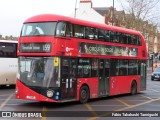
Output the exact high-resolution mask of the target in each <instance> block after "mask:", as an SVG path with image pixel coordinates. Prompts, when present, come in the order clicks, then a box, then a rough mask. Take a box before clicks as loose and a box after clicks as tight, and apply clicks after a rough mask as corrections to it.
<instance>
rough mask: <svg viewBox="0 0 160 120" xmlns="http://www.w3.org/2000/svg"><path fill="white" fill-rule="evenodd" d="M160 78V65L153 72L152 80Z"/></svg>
mask: <svg viewBox="0 0 160 120" xmlns="http://www.w3.org/2000/svg"><path fill="white" fill-rule="evenodd" d="M155 79H157V80H160V66H157V67H156V68H155V70H154V71H153V72H152V75H151V80H155Z"/></svg>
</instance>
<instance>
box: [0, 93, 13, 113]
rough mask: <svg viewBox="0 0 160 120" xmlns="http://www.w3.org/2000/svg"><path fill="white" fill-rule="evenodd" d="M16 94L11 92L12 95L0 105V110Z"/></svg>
mask: <svg viewBox="0 0 160 120" xmlns="http://www.w3.org/2000/svg"><path fill="white" fill-rule="evenodd" d="M13 95H14V94H11V95H10V96H8V97H7V99H6V100H5V101H4V102H3V103H2V104H1V105H0V110H2V108H3V107H4V106H5V105H6V103H7V102H8V101H9V100H10V99H11V98H12V96H13Z"/></svg>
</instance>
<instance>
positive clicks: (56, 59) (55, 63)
mask: <svg viewBox="0 0 160 120" xmlns="http://www.w3.org/2000/svg"><path fill="white" fill-rule="evenodd" d="M58 64H59V59H58V58H55V59H54V66H55V67H56V66H58Z"/></svg>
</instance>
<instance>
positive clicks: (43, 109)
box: [42, 106, 47, 120]
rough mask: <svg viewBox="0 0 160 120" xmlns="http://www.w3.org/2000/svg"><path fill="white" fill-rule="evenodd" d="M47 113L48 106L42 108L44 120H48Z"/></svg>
mask: <svg viewBox="0 0 160 120" xmlns="http://www.w3.org/2000/svg"><path fill="white" fill-rule="evenodd" d="M46 112H47V108H46V106H43V108H42V116H43V117H42V120H46Z"/></svg>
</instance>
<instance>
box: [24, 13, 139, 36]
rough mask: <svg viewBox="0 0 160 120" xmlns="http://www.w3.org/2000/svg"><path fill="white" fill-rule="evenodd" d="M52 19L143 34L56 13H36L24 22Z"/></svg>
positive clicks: (48, 20) (49, 20) (50, 20)
mask: <svg viewBox="0 0 160 120" xmlns="http://www.w3.org/2000/svg"><path fill="white" fill-rule="evenodd" d="M52 21H68V22H70V23H74V24H80V25H85V26H90V27H96V28H102V29H107V30H113V31H117V32H123V33H129V34H135V35H140V36H141V33H140V32H139V31H136V30H131V29H126V28H121V27H116V26H110V25H106V24H100V23H95V22H91V21H85V20H80V19H77V18H71V17H67V16H62V15H56V14H41V15H36V16H33V17H30V18H29V19H27V20H26V21H25V22H24V23H31V22H52Z"/></svg>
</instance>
